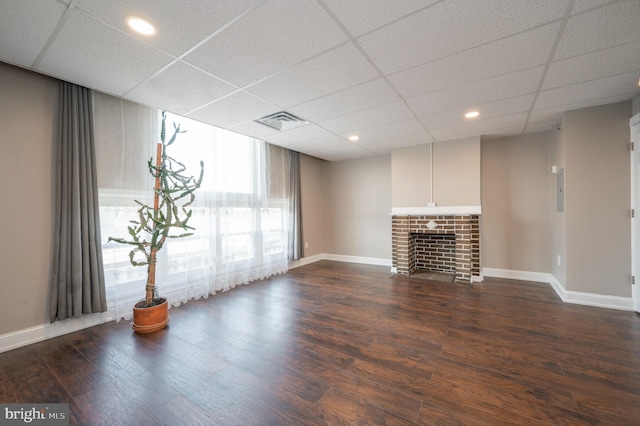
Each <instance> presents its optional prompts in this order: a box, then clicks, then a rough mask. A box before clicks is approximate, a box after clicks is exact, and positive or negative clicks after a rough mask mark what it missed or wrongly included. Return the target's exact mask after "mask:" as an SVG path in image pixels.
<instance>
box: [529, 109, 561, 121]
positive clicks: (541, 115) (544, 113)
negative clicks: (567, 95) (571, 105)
mask: <svg viewBox="0 0 640 426" xmlns="http://www.w3.org/2000/svg"><path fill="white" fill-rule="evenodd" d="M564 111H565V110H564V109H563V107H554V108H545V109H534V110H532V111H531V114H529V123H530V124H537V123H546V122H550V121H553V122H556V121H558V120H560V118H561V117H562V114H563V113H564Z"/></svg>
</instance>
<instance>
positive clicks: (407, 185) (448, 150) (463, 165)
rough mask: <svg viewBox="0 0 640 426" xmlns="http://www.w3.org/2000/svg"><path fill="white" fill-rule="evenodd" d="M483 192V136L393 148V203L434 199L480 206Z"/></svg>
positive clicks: (402, 204) (445, 203) (417, 204)
mask: <svg viewBox="0 0 640 426" xmlns="http://www.w3.org/2000/svg"><path fill="white" fill-rule="evenodd" d="M430 145H432V146H430ZM431 155H433V162H431ZM432 166H433V197H432V196H431V191H432V189H431V186H432V185H431V177H432V173H431V167H432ZM480 195H481V192H480V138H479V137H475V138H467V139H460V140H455V141H446V142H434V143H433V144H428V143H427V144H422V145H416V146H411V147H408V148H400V149H396V150H393V151H392V152H391V203H392V206H393V207H427V204H428V203H429V202H431V201H433V202H435V203H436V205H437V206H479V205H480V198H481V197H480Z"/></svg>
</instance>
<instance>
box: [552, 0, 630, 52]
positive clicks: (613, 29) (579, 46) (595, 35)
mask: <svg viewBox="0 0 640 426" xmlns="http://www.w3.org/2000/svg"><path fill="white" fill-rule="evenodd" d="M638 22H640V1H638V0H627V1H619V2H615V3H612V4H610V5H607V6H605V7H602V8H600V9H595V10H591V11H587V12H584V13H581V14H579V15H576V16H572V17H571V18H569V21H568V22H567V26H566V28H565V30H564V33H563V34H562V39H561V40H560V43H559V44H558V48H557V49H556V53H555V57H554V60H560V59H565V58H569V57H572V56H578V55H582V54H584V53H588V52H593V51H595V50H599V49H606V48H608V47H612V46H616V45H618V44H623V43H628V42H631V41H635V40H638V39H640V30H638Z"/></svg>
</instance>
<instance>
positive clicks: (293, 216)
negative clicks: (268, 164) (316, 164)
mask: <svg viewBox="0 0 640 426" xmlns="http://www.w3.org/2000/svg"><path fill="white" fill-rule="evenodd" d="M289 230H290V231H289V250H288V258H289V260H298V259H300V258H301V257H302V256H304V249H303V245H302V204H301V197H300V153H298V152H296V151H291V150H290V151H289Z"/></svg>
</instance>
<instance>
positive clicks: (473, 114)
mask: <svg viewBox="0 0 640 426" xmlns="http://www.w3.org/2000/svg"><path fill="white" fill-rule="evenodd" d="M479 115H480V113H479V112H478V111H469V112H468V113H466V114H465V115H464V116H465V117H466V118H476V117H477V116H479Z"/></svg>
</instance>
